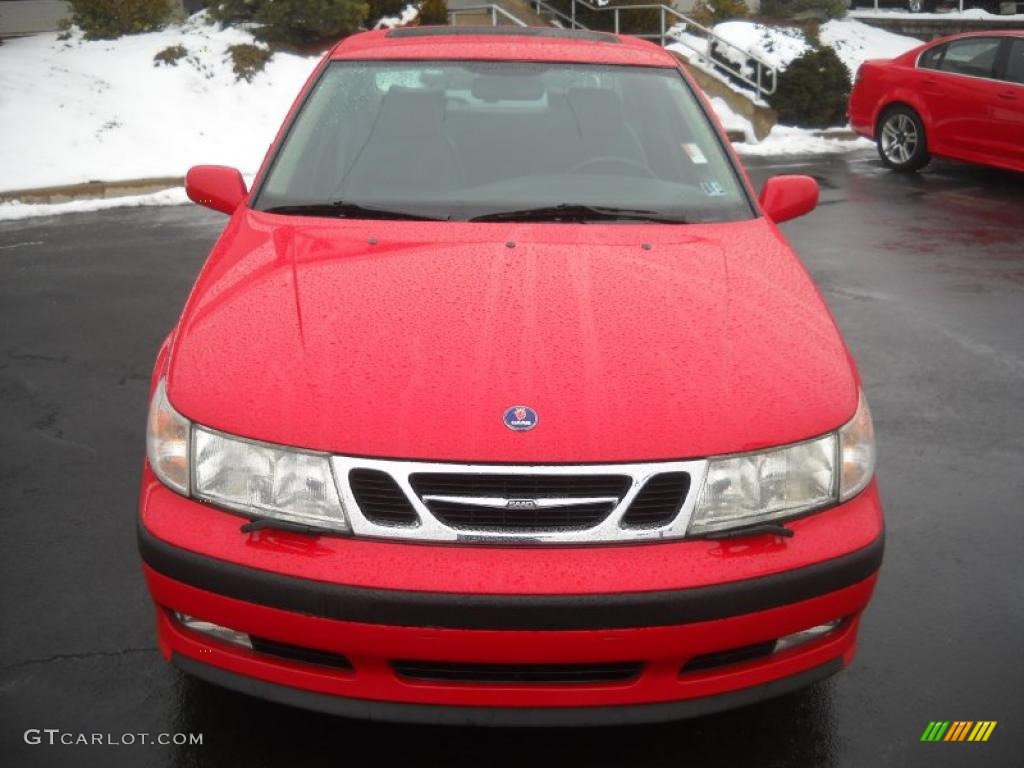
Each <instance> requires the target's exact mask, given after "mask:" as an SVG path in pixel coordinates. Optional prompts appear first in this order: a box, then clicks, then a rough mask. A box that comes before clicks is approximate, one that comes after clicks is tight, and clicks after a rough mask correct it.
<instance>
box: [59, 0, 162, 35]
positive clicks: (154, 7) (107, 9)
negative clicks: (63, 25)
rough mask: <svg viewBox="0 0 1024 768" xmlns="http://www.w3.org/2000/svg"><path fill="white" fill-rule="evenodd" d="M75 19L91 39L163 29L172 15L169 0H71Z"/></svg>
mask: <svg viewBox="0 0 1024 768" xmlns="http://www.w3.org/2000/svg"><path fill="white" fill-rule="evenodd" d="M71 11H72V16H71V19H72V21H73V22H74V23H75V24H76V25H77V26H78V27H79V28H80V29H81V30H82V31H83V32H85V37H86V39H87V40H113V39H115V38H118V37H120V36H121V35H134V34H138V33H140V32H153V31H154V30H157V29H162V28H163V26H164V25H165V24H166V23H167V22H168V20H169V19H170V17H171V4H170V2H169V0H71Z"/></svg>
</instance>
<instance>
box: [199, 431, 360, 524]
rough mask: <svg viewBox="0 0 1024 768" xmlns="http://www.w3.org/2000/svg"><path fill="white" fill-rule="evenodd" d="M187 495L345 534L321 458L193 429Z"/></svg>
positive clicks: (326, 461) (327, 468)
mask: <svg viewBox="0 0 1024 768" xmlns="http://www.w3.org/2000/svg"><path fill="white" fill-rule="evenodd" d="M193 441H194V443H193V445H194V450H195V455H194V457H193V462H194V465H195V466H194V473H193V479H194V484H193V487H192V495H193V496H195V497H197V498H200V499H206V500H207V501H211V502H213V503H214V504H217V505H220V506H223V507H229V508H231V509H236V510H238V511H240V512H244V513H247V514H250V515H256V516H259V517H274V518H277V519H280V520H287V521H290V522H295V523H300V524H306V525H314V526H317V527H320V528H331V529H333V530H337V531H347V530H348V529H349V527H348V521H347V520H346V518H345V512H344V510H343V509H342V506H341V501H340V500H339V498H338V489H337V487H336V486H335V484H334V475H333V474H332V472H331V464H330V460H329V459H328V457H327V455H326V454H322V453H311V452H307V451H298V450H294V449H290V448H282V447H280V446H273V445H267V444H266V443H254V442H250V441H248V440H241V439H238V438H233V437H229V436H227V435H224V434H221V433H219V432H211V431H210V430H208V429H204V428H202V427H199V426H197V427H195V429H194V430H193Z"/></svg>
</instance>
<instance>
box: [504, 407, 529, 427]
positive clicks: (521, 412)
mask: <svg viewBox="0 0 1024 768" xmlns="http://www.w3.org/2000/svg"><path fill="white" fill-rule="evenodd" d="M503 420H504V422H505V426H506V427H508V428H509V429H511V430H514V431H516V432H526V431H527V430H529V429H533V428H534V427H536V426H537V412H536V411H535V410H533V408H528V407H527V406H525V405H513V406H512V407H511V408H508V409H507V410H506V411H505V415H504V417H503Z"/></svg>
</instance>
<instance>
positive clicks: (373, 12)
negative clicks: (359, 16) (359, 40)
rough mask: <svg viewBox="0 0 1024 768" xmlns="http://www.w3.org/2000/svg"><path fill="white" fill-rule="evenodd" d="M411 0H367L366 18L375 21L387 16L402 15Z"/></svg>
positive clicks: (371, 21)
mask: <svg viewBox="0 0 1024 768" xmlns="http://www.w3.org/2000/svg"><path fill="white" fill-rule="evenodd" d="M409 2H410V0H366V5H367V8H369V10H368V11H367V12H366V20H367V21H368V22H370V23H375V22H377V21H379V20H380V19H383V18H384V17H385V16H401V15H402V11H403V10H405V6H407V5H409Z"/></svg>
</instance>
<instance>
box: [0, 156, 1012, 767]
mask: <svg viewBox="0 0 1024 768" xmlns="http://www.w3.org/2000/svg"><path fill="white" fill-rule="evenodd" d="M749 165H750V166H751V171H752V173H753V175H754V176H755V179H756V180H757V181H758V182H760V181H761V180H763V179H764V178H766V177H767V176H769V175H771V174H773V173H811V174H813V175H814V176H816V177H817V178H818V179H819V181H820V182H821V184H822V191H823V198H822V205H821V207H820V208H819V209H818V211H816V212H815V213H814V214H812V215H811V216H809V217H807V218H805V219H801V220H798V221H795V222H793V223H791V224H788V225H786V226H785V230H786V232H787V234H788V235H789V236H790V238H791V240H792V241H793V243H794V245H795V246H796V247H797V249H798V251H799V252H800V253H801V255H802V257H803V258H804V260H805V262H806V264H807V266H808V268H809V269H810V271H811V273H812V274H813V276H814V278H815V279H816V281H817V282H818V285H819V286H820V287H821V289H822V291H823V293H824V296H825V298H826V300H827V301H828V303H829V305H830V306H831V308H832V310H833V312H834V313H835V315H836V318H837V320H838V322H839V325H840V327H841V328H842V330H843V333H844V334H845V337H846V339H847V341H848V343H849V344H850V346H851V348H852V350H853V353H854V355H855V356H856V358H857V360H858V362H859V364H860V369H861V373H862V376H863V379H864V382H865V385H866V390H867V392H868V395H869V398H870V401H871V405H872V409H873V411H874V415H875V423H876V429H877V431H878V439H879V445H880V459H879V465H880V470H879V476H880V484H881V489H882V495H883V500H884V502H885V506H886V510H887V514H888V544H887V551H886V559H885V564H884V566H883V571H882V578H881V581H880V584H879V587H878V590H877V592H876V596H875V599H874V602H873V603H872V605H871V606H870V608H869V609H868V612H867V615H866V616H865V618H864V621H863V623H862V629H861V642H860V649H859V653H858V657H857V659H856V661H855V662H854V664H853V666H852V667H851V668H849V669H848V670H846V671H845V672H844V673H842V674H840V675H839V676H837V677H835V678H833V679H832V680H830V681H828V682H826V683H823V684H821V685H818V686H816V687H814V688H811V689H808V690H806V691H804V692H801V693H797V694H793V695H790V696H787V697H785V698H782V699H777V700H775V701H771V702H767V703H764V704H759V705H755V706H752V707H749V708H746V709H743V710H737V711H733V712H729V713H725V714H721V715H715V716H711V717H706V718H702V719H698V720H692V721H687V722H680V723H674V724H666V725H658V726H644V727H630V728H609V729H602V730H593V731H587V730H581V731H564V730H561V731H488V730H475V729H442V728H427V727H412V726H391V725H381V724H370V723H363V722H356V721H346V720H341V719H337V718H333V717H328V716H322V715H318V714H313V713H309V712H305V711H300V710H293V709H289V708H287V707H283V706H278V705H273V704H268V703H265V702H262V701H259V700H255V699H250V698H247V697H244V696H241V695H238V694H234V693H230V692H227V691H224V690H220V689H218V688H215V687H212V686H210V685H207V684H204V683H200V682H195V681H192V680H189V679H186V678H185V677H183V676H182V675H181V674H179V673H178V672H176V671H174V670H173V669H172V668H171V667H169V666H168V665H167V664H165V663H164V661H163V659H162V658H161V657H160V655H159V654H158V653H157V651H156V649H155V641H154V631H153V620H152V610H151V607H150V604H149V601H148V598H147V595H146V593H145V590H144V586H143V582H142V578H141V574H140V570H139V564H138V559H137V556H136V549H135V504H136V499H135V496H136V486H137V482H138V475H139V470H140V466H141V462H142V456H143V448H144V447H143V423H144V415H145V407H146V402H145V401H146V391H147V382H148V377H149V372H150V366H151V363H152V360H153V357H154V354H155V352H156V349H157V346H158V344H159V342H160V340H161V339H162V338H163V336H164V334H165V333H166V331H167V330H168V329H169V328H170V326H171V325H172V324H173V322H174V321H175V319H176V316H177V313H178V312H179V310H180V307H181V305H182V302H183V301H184V299H185V296H186V294H187V292H188V290H189V287H190V285H191V283H192V280H193V277H194V275H195V273H196V271H197V270H198V268H199V266H200V264H201V263H202V261H203V259H204V258H205V256H206V253H207V251H208V249H209V247H210V245H211V244H212V242H213V241H214V239H215V237H216V236H217V234H218V232H219V230H220V228H221V226H222V225H223V223H224V218H223V217H221V216H219V215H217V214H213V213H211V212H208V211H204V210H201V209H199V208H194V207H175V208H149V209H122V210H114V211H108V212H102V213H93V214H76V215H68V216H64V217H59V218H41V219H32V220H27V221H24V222H0V609H2V618H0V764H2V765H8V766H29V765H32V766H34V765H47V766H48V765H54V766H88V765H108V766H118V765H126V766H142V765H159V766H247V767H250V766H251V767H252V768H255V767H256V766H274V765H288V766H293V765H303V766H319V765H346V764H347V765H349V766H359V765H368V764H373V765H380V766H392V765H412V766H429V765H444V766H474V768H476V767H477V766H481V765H488V766H489V765H495V766H499V765H500V766H525V765H530V766H538V767H539V766H542V765H547V764H550V765H560V766H566V765H571V766H576V765H580V766H588V767H589V766H698V765H721V766H741V765H756V766H812V765H813V766H883V765H893V766H904V765H922V766H925V765H927V766H933V765H934V766H944V765H962V766H989V765H991V766H1011V765H1016V766H1020V765H1024V735H1022V734H1024V556H1022V549H1024V504H1022V499H1024V408H1022V406H1024V176H1020V175H1012V174H1005V173H999V172H995V171H988V170H982V169H976V168H970V167H966V166H957V165H951V164H942V163H936V164H934V165H933V166H932V167H931V168H930V169H929V170H928V172H927V173H924V174H922V175H920V176H917V177H909V178H907V177H900V176H897V175H893V174H889V173H887V172H884V171H883V170H882V169H881V168H880V167H879V165H878V163H877V161H876V160H875V158H874V156H873V154H871V153H869V152H864V153H859V154H856V155H853V156H849V157H838V158H832V159H800V158H789V159H787V160H775V161H752V162H751V163H749ZM930 720H996V721H998V726H997V727H996V729H995V731H994V732H993V734H992V736H991V738H990V740H989V742H988V743H985V744H971V743H963V744H950V743H938V744H930V743H927V744H922V743H920V742H919V739H920V736H921V734H922V731H923V730H924V728H925V726H926V725H927V724H928V722H929V721H930ZM30 728H37V729H43V728H58V729H60V730H61V731H63V732H71V733H75V734H77V733H80V732H81V733H87V734H91V733H112V734H114V736H115V738H121V734H124V733H140V732H148V733H150V734H153V735H154V736H155V734H158V733H162V732H171V733H173V732H191V733H202V734H203V744H202V746H185V747H173V746H142V745H139V744H135V745H132V746H103V747H101V746H59V745H55V746H49V745H46V744H45V743H44V744H41V745H37V746H36V745H28V744H26V743H25V742H24V739H23V733H24V732H25V730H26V729H30Z"/></svg>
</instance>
